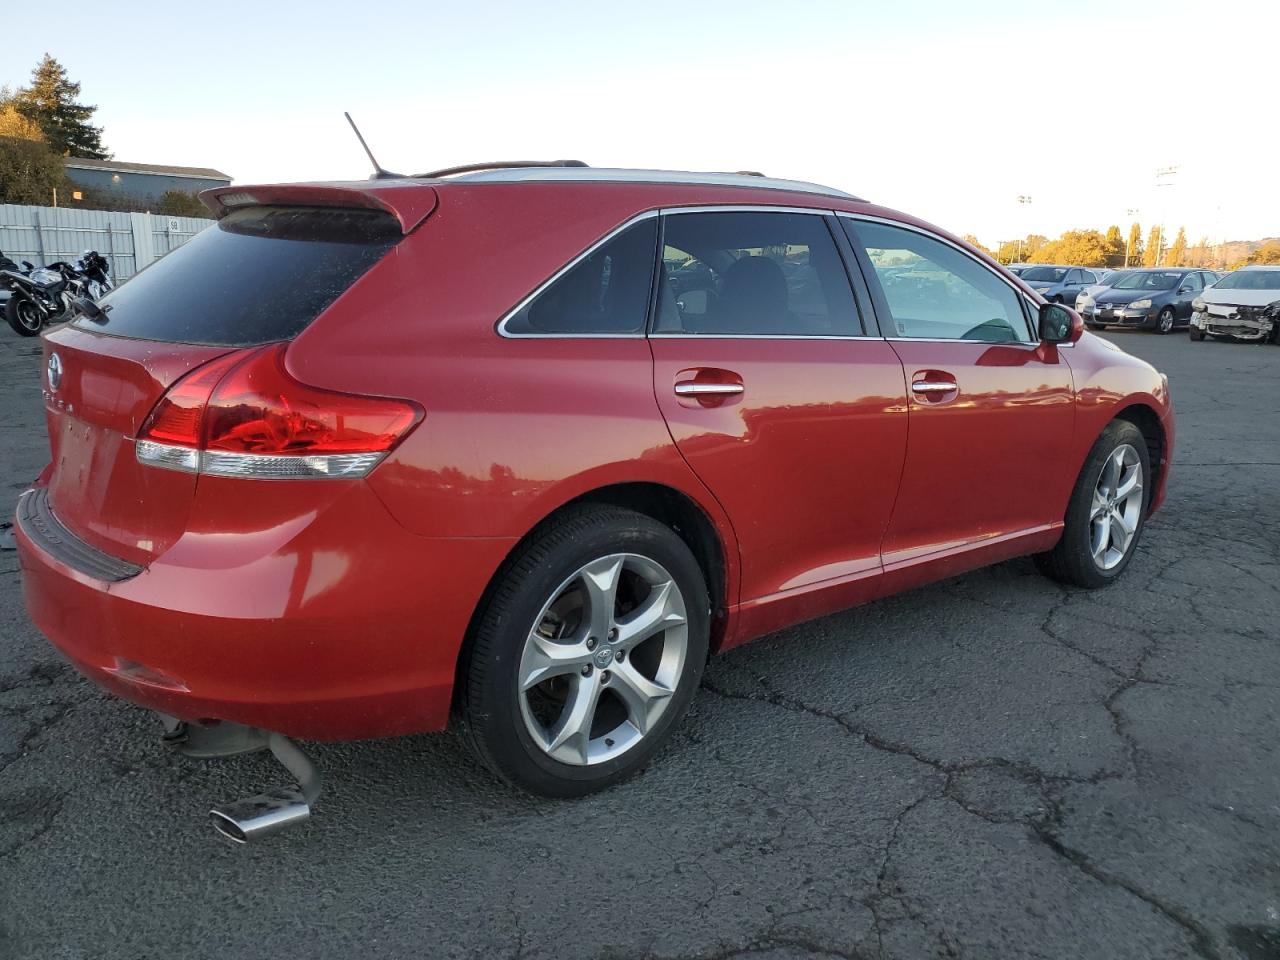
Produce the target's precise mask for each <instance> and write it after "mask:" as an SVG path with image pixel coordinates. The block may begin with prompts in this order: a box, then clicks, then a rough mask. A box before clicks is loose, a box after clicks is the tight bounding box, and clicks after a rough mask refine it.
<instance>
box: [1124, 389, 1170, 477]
mask: <svg viewBox="0 0 1280 960" xmlns="http://www.w3.org/2000/svg"><path fill="white" fill-rule="evenodd" d="M1112 419H1113V420H1125V421H1128V422H1129V423H1132V424H1133V425H1134V426H1135V427H1137V428H1138V431H1139V432H1140V433H1141V434H1142V437H1143V439H1144V440H1146V442H1147V457H1148V459H1149V460H1150V462H1151V470H1152V473H1153V474H1154V476H1153V477H1152V479H1153V480H1154V481H1155V485H1156V486H1159V484H1160V483H1161V482H1162V481H1163V479H1164V475H1165V470H1166V467H1167V464H1166V462H1165V453H1166V451H1167V449H1168V447H1167V438H1166V436H1165V430H1164V425H1163V424H1162V423H1161V422H1160V415H1159V414H1158V413H1156V411H1155V409H1154V408H1153V407H1151V406H1150V405H1148V404H1145V403H1131V404H1129V405H1127V406H1125V407H1123V408H1122V409H1120V410H1119V411H1117V412H1116V415H1115V416H1114V417H1113V418H1112Z"/></svg>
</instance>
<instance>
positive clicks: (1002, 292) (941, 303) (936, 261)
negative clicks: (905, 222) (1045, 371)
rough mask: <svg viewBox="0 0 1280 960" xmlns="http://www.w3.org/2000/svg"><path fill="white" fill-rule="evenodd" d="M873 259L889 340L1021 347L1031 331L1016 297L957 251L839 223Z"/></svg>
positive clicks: (877, 226)
mask: <svg viewBox="0 0 1280 960" xmlns="http://www.w3.org/2000/svg"><path fill="white" fill-rule="evenodd" d="M843 222H844V224H845V229H846V230H847V231H848V233H849V240H850V242H851V243H853V244H854V245H855V246H858V245H861V246H862V248H863V249H864V250H866V252H867V256H868V257H869V258H870V260H871V265H872V267H873V268H874V269H875V274H876V277H877V278H878V279H879V281H880V288H881V290H882V291H883V292H884V298H885V300H886V301H887V302H888V305H889V312H890V314H891V317H890V319H891V321H892V324H893V330H892V331H890V330H888V329H886V325H885V324H881V329H882V331H883V332H884V333H886V334H888V335H893V334H894V333H896V335H897V336H899V337H920V338H923V339H931V340H982V341H988V342H997V343H1000V342H1004V343H1007V342H1010V341H1020V342H1025V341H1028V340H1030V331H1029V329H1028V327H1027V322H1026V318H1025V316H1024V314H1023V312H1022V306H1021V304H1020V301H1019V296H1018V294H1017V293H1016V292H1015V291H1014V289H1013V288H1012V287H1010V286H1009V284H1007V283H1005V282H1004V281H1003V280H1001V279H1000V278H999V277H998V276H996V274H995V273H993V272H992V271H991V270H988V269H987V268H986V267H984V266H982V265H981V264H980V263H978V262H977V261H976V260H974V259H972V258H971V257H969V256H966V255H965V254H963V253H961V252H960V251H959V250H957V249H955V248H954V247H952V246H950V245H949V244H946V243H943V242H942V241H941V240H935V239H933V238H931V237H927V236H925V235H923V234H920V233H917V232H916V231H914V230H906V229H902V228H899V227H891V226H888V225H886V224H882V223H872V222H869V221H860V222H859V223H857V224H856V226H855V225H854V224H853V223H852V222H851V221H848V220H845V221H843Z"/></svg>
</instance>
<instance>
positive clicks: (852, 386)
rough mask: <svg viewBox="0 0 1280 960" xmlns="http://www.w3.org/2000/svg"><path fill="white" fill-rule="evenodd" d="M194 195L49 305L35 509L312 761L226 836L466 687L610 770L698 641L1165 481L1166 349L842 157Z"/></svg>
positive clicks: (38, 520) (874, 588)
mask: <svg viewBox="0 0 1280 960" xmlns="http://www.w3.org/2000/svg"><path fill="white" fill-rule="evenodd" d="M204 197H205V198H206V202H207V203H208V204H209V205H210V206H211V208H212V209H213V210H214V212H215V213H216V216H217V218H218V220H217V225H216V226H215V227H213V228H210V229H207V230H205V231H204V232H202V233H201V234H199V235H198V236H196V237H195V238H194V239H192V240H191V241H190V242H189V243H187V244H185V245H184V246H182V247H180V248H178V249H177V250H175V251H174V252H172V253H170V254H168V255H167V256H166V257H165V258H164V259H163V260H161V261H159V262H158V263H156V264H155V265H153V266H152V267H150V268H148V269H147V270H145V271H142V272H141V273H139V274H138V275H137V276H136V277H134V278H133V279H132V280H130V281H129V283H127V284H124V285H122V286H120V287H119V288H117V289H116V290H114V291H112V292H110V293H108V294H107V295H106V296H105V297H104V298H103V301H102V303H101V309H100V310H99V311H97V315H95V316H94V317H93V318H90V317H87V316H81V317H78V318H77V319H75V320H74V321H73V322H71V323H69V324H67V325H65V326H64V327H62V328H60V329H58V330H55V331H48V332H46V333H45V334H44V335H43V346H44V363H45V371H46V372H45V376H44V381H43V384H42V386H43V396H44V406H45V411H46V415H47V421H48V426H49V434H50V442H51V444H52V447H53V456H52V462H51V463H50V464H49V465H48V466H47V467H46V468H45V469H44V470H43V471H42V472H41V474H40V476H39V477H38V479H37V480H36V482H35V484H34V486H33V487H32V488H31V489H29V490H28V491H26V492H25V493H23V494H22V495H21V497H20V499H19V501H18V509H17V523H16V531H17V542H18V548H19V551H20V558H21V566H22V569H23V576H24V585H25V597H26V603H27V607H28V609H29V611H30V613H31V616H32V617H33V619H34V620H35V622H36V624H37V625H38V626H39V628H40V629H41V630H42V631H43V632H44V633H45V634H46V635H47V636H48V637H49V638H50V639H51V640H52V641H53V643H54V644H55V645H56V646H57V647H58V648H59V649H60V650H62V651H63V653H65V654H66V656H67V657H68V658H69V659H70V660H71V662H72V663H73V664H75V666H76V667H77V668H78V669H79V670H80V671H82V672H83V673H84V674H85V675H87V676H88V677H89V678H91V679H92V680H94V681H95V682H97V683H98V684H100V685H102V686H103V687H105V688H107V689H108V690H110V691H113V692H114V693H116V694H118V695H120V696H122V697H124V698H126V699H128V700H131V701H133V702H135V703H137V704H141V705H142V706H144V707H146V708H148V709H150V710H153V711H156V712H157V713H158V714H160V715H161V716H162V717H163V718H167V719H165V720H164V721H163V722H164V724H165V731H166V739H167V741H168V742H170V743H171V744H174V745H176V746H177V747H178V748H179V749H182V750H187V751H189V752H193V753H198V754H199V755H201V756H210V755H217V754H231V753H237V752H243V751H245V750H246V749H251V748H255V747H257V748H269V749H271V750H272V752H273V753H274V754H275V755H276V756H277V757H278V758H279V759H281V760H282V762H284V763H285V764H286V766H287V767H288V768H289V769H290V770H291V771H292V772H293V774H294V775H295V776H296V777H297V778H298V780H299V783H300V786H301V789H300V790H292V789H290V790H287V791H283V792H271V793H267V794H264V795H263V796H261V797H256V798H252V799H251V800H248V801H243V802H240V803H237V804H231V805H227V806H221V807H218V808H215V820H216V822H217V823H218V825H219V828H220V829H221V830H222V831H223V832H224V833H226V834H227V835H228V836H231V837H232V838H234V839H237V840H245V839H247V838H250V837H255V836H260V835H261V834H263V833H265V832H267V831H269V830H271V829H273V828H276V827H279V826H281V825H283V824H286V823H289V822H293V821H296V820H297V819H300V818H302V817H304V816H306V815H307V814H308V813H309V811H310V801H311V800H313V799H314V797H315V794H316V791H317V789H318V783H319V780H318V776H317V774H316V772H315V770H314V768H313V767H312V766H311V765H310V764H309V762H308V761H307V759H306V757H305V756H304V755H303V754H302V753H301V752H300V751H299V750H298V749H297V747H296V746H294V745H293V744H292V742H291V741H290V740H289V739H288V738H290V737H301V738H307V739H315V740H346V739H359V738H366V737H384V736H390V735H395V734H405V733H412V732H417V731H428V730H440V729H442V728H444V727H445V726H446V723H447V722H448V720H449V717H450V713H451V709H452V711H453V714H454V716H455V718H456V723H457V725H458V727H459V729H460V730H461V731H462V732H463V733H464V735H465V738H466V740H467V741H468V743H469V744H470V745H471V746H472V747H473V748H474V750H475V752H476V754H477V755H478V756H479V757H480V758H481V760H483V761H484V763H485V764H487V765H488V766H489V767H490V768H491V769H492V770H493V771H494V772H495V773H496V774H497V775H498V776H500V777H502V778H504V779H506V780H508V781H510V782H512V783H514V784H518V785H520V786H522V787H524V788H527V789H530V790H533V791H536V792H538V793H542V794H546V795H550V796H558V797H568V796H576V795H580V794H585V793H588V792H590V791H593V790H597V789H600V788H602V787H605V786H608V785H609V784H613V783H616V782H618V781H619V780H622V779H623V778H625V777H627V776H628V775H630V774H633V773H635V772H636V771H637V770H639V769H640V768H641V767H642V766H643V765H644V764H645V763H646V762H648V761H649V759H650V758H651V757H652V756H653V754H654V751H655V750H656V749H657V748H658V747H659V746H660V745H661V744H662V743H663V742H664V741H665V740H666V739H667V738H668V736H669V735H670V734H671V732H672V730H673V728H674V727H675V725H676V724H677V723H678V722H679V721H680V718H681V717H682V716H683V715H684V713H685V711H686V709H687V708H688V706H689V703H690V700H691V699H692V698H693V697H694V695H695V693H696V691H697V689H698V684H699V679H700V676H701V674H702V670H703V666H704V664H705V663H706V661H707V657H708V654H709V653H712V652H719V651H723V650H727V649H729V648H732V647H735V646H737V645H739V644H741V643H744V642H745V641H748V640H750V639H752V638H754V637H758V636H761V635H763V634H766V633H770V632H773V631H776V630H779V629H780V628H782V627H785V626H787V625H789V624H794V623H796V622H799V621H802V620H807V619H810V618H813V617H818V616H822V615H824V614H827V613H831V612H833V611H837V610H840V609H843V608H846V607H849V606H851V605H855V604H859V603H864V602H866V601H869V600H871V599H873V598H875V597H880V596H884V595H887V594H891V593H894V592H897V591H901V590H905V589H909V588H911V587H915V586H918V585H920V584H924V583H928V582H930V581H934V580H938V579H940V578H943V577H951V576H954V575H956V574H957V573H960V572H961V571H964V570H970V569H973V568H975V567H979V566H982V565H984V564H990V563H996V562H998V561H1001V560H1005V559H1008V558H1011V557H1017V556H1021V555H1034V556H1036V557H1037V558H1038V563H1039V564H1040V566H1041V569H1043V570H1044V571H1045V572H1046V573H1048V574H1049V575H1050V576H1053V577H1056V578H1058V579H1060V580H1063V581H1065V582H1068V583H1073V584H1077V585H1079V586H1082V587H1101V586H1104V585H1106V584H1110V583H1113V582H1114V581H1115V580H1116V579H1117V577H1119V576H1120V574H1121V573H1122V572H1123V571H1124V569H1125V568H1126V566H1127V565H1128V564H1129V563H1130V561H1131V560H1132V558H1133V556H1134V550H1135V546H1136V544H1137V543H1138V541H1139V538H1140V536H1141V534H1142V530H1143V525H1144V523H1145V522H1146V520H1147V518H1148V517H1149V516H1150V514H1151V513H1152V512H1153V511H1155V510H1156V509H1157V508H1158V507H1159V506H1160V504H1161V502H1162V501H1163V499H1164V490H1165V478H1166V476H1167V473H1168V463H1169V460H1170V457H1171V455H1172V450H1173V445H1174V418H1173V412H1172V409H1171V407H1170V401H1169V389H1168V381H1167V379H1166V378H1165V377H1164V376H1162V375H1161V374H1160V373H1158V372H1157V371H1156V370H1155V369H1153V368H1152V367H1151V366H1149V365H1148V364H1147V363H1145V362H1143V361H1141V360H1138V359H1136V358H1134V357H1131V356H1129V355H1127V354H1125V353H1124V352H1122V351H1121V350H1119V349H1117V348H1115V347H1114V346H1113V345H1111V344H1108V343H1105V342H1103V341H1102V340H1100V339H1097V338H1095V337H1092V336H1089V335H1088V334H1086V333H1084V330H1083V326H1082V324H1081V322H1080V319H1079V317H1078V316H1077V315H1076V314H1074V313H1073V312H1072V311H1071V310H1070V309H1069V308H1067V307H1064V306H1062V305H1060V304H1049V303H1046V302H1045V301H1044V300H1043V299H1042V298H1040V297H1038V296H1036V295H1035V294H1034V293H1033V292H1032V291H1031V290H1029V289H1028V288H1026V287H1025V286H1023V285H1022V284H1020V283H1019V282H1018V281H1015V280H1013V279H1012V278H1010V277H1009V276H1008V275H1007V274H1005V273H1004V272H1003V270H1001V269H999V268H997V267H995V266H994V265H992V264H990V263H989V261H988V260H987V259H986V258H985V257H983V256H982V255H981V254H979V253H978V252H977V251H976V250H974V249H973V248H972V247H969V246H967V245H966V244H965V243H964V242H962V241H961V240H958V239H957V238H955V237H953V236H951V235H949V234H947V233H945V232H943V231H941V230H939V229H938V228H936V227H932V226H930V225H928V224H926V223H923V222H922V221H920V220H917V219H915V218H913V217H910V216H908V215H905V214H902V213H897V212H895V211H892V210H889V209H886V208H883V207H879V206H876V205H874V204H871V203H868V202H865V201H863V200H861V199H858V198H856V197H853V196H850V195H848V194H845V193H841V192H839V191H836V190H831V189H829V188H825V187H820V186H816V185H812V184H805V183H798V182H792V181H784V180H770V179H766V178H762V177H758V176H748V175H725V174H683V173H680V174H673V173H667V172H653V171H625V170H598V171H593V170H590V169H583V168H581V167H568V166H554V165H553V166H549V167H545V168H541V167H526V168H523V169H508V168H498V169H488V170H478V171H476V172H472V173H466V174H461V175H457V176H453V177H445V176H439V175H431V174H424V175H422V176H420V177H415V178H401V179H380V180H373V181H362V182H356V183H338V184H298V185H268V186H235V187H228V188H219V189H215V190H212V191H209V192H206V193H205V194H204ZM660 238H661V239H660ZM659 243H661V244H662V247H661V249H660V248H659ZM228 271H234V274H235V276H236V282H235V283H234V284H228V283H227V282H226V276H227V275H228ZM655 281H656V282H655ZM674 281H679V283H680V285H681V287H682V289H680V290H679V291H678V292H677V291H676V290H674V289H673V287H674V286H675V285H676V284H675V282H674ZM695 294H696V295H695ZM1068 344H1069V345H1070V349H1064V348H1063V347H1064V346H1065V345H1068ZM1115 598H1116V601H1117V602H1122V600H1123V595H1121V594H1116V595H1115ZM851 655H854V654H851ZM267 731H270V733H268V732H267ZM86 749H88V748H86Z"/></svg>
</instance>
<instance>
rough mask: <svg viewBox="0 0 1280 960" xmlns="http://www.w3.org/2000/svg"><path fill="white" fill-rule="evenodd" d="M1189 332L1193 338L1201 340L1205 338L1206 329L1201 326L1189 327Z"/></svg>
mask: <svg viewBox="0 0 1280 960" xmlns="http://www.w3.org/2000/svg"><path fill="white" fill-rule="evenodd" d="M1187 333H1188V335H1190V337H1191V339H1192V340H1196V341H1200V340H1203V339H1204V331H1203V330H1201V329H1200V328H1199V327H1187Z"/></svg>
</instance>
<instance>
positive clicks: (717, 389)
mask: <svg viewBox="0 0 1280 960" xmlns="http://www.w3.org/2000/svg"><path fill="white" fill-rule="evenodd" d="M742 391H743V386H742V384H740V383H707V382H703V381H698V380H682V381H680V382H679V383H677V384H676V396H677V397H729V396H733V395H734V394H738V393H742Z"/></svg>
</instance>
